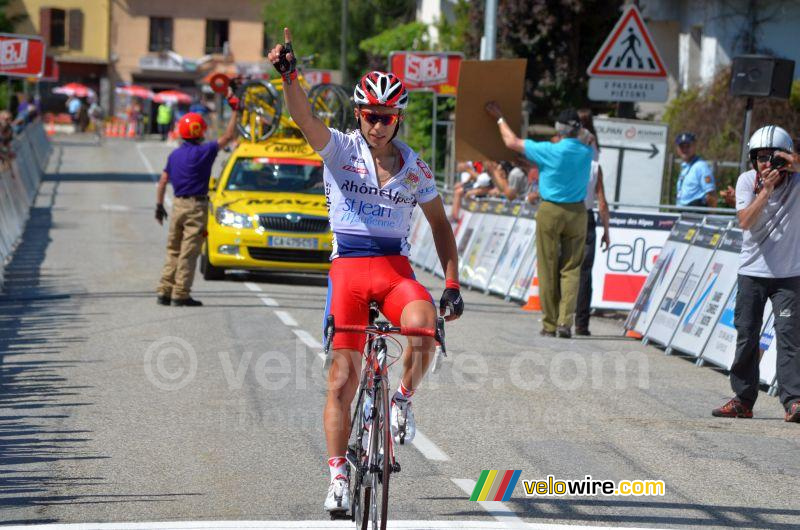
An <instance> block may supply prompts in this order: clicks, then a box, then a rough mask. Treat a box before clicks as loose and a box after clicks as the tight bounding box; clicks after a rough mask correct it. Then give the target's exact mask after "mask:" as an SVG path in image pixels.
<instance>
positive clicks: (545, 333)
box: [539, 328, 556, 337]
mask: <svg viewBox="0 0 800 530" xmlns="http://www.w3.org/2000/svg"><path fill="white" fill-rule="evenodd" d="M539 335H541V336H542V337H555V336H556V332H555V331H547V330H546V329H544V328H542V330H541V331H540V332H539Z"/></svg>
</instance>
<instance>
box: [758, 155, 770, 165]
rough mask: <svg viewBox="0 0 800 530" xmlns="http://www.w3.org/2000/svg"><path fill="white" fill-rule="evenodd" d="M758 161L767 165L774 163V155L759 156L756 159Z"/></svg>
mask: <svg viewBox="0 0 800 530" xmlns="http://www.w3.org/2000/svg"><path fill="white" fill-rule="evenodd" d="M756 160H758V161H759V162H761V163H762V164H766V163H767V162H771V161H772V155H758V156H757V157H756Z"/></svg>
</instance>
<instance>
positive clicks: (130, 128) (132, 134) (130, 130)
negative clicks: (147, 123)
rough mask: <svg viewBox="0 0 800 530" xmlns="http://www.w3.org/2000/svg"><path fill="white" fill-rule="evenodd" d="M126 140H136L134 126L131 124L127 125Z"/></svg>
mask: <svg viewBox="0 0 800 530" xmlns="http://www.w3.org/2000/svg"><path fill="white" fill-rule="evenodd" d="M128 138H136V124H135V123H133V122H130V123H129V124H128Z"/></svg>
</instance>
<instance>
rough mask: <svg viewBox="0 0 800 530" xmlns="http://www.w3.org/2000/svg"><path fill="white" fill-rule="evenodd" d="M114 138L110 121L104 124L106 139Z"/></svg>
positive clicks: (112, 124)
mask: <svg viewBox="0 0 800 530" xmlns="http://www.w3.org/2000/svg"><path fill="white" fill-rule="evenodd" d="M113 136H114V121H113V120H110V121H107V122H106V138H111V137H113Z"/></svg>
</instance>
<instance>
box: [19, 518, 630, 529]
mask: <svg viewBox="0 0 800 530" xmlns="http://www.w3.org/2000/svg"><path fill="white" fill-rule="evenodd" d="M352 527H353V523H352V522H351V521H325V520H319V521H176V522H143V523H72V524H41V525H38V524H34V525H24V526H5V527H3V529H4V530H9V529H10V530H150V529H152V530H207V529H212V528H219V529H223V530H256V529H261V530H275V529H282V528H287V529H288V528H303V529H309V530H322V529H328V528H352ZM388 528H390V529H397V530H401V529H402V530H410V529H414V530H444V529H454V530H499V529H501V528H525V529H530V528H543V529H544V528H559V529H562V530H581V529H585V528H598V529H599V528H601V527H586V526H577V525H575V526H573V525H561V526H559V525H536V524H525V523H522V524H520V525H509V524H508V523H498V522H494V521H404V520H398V521H392V520H390V521H389V524H388ZM602 528H604V529H606V530H607V529H609V528H615V527H612V526H605V527H602ZM626 530H629V529H627V528H626Z"/></svg>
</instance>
